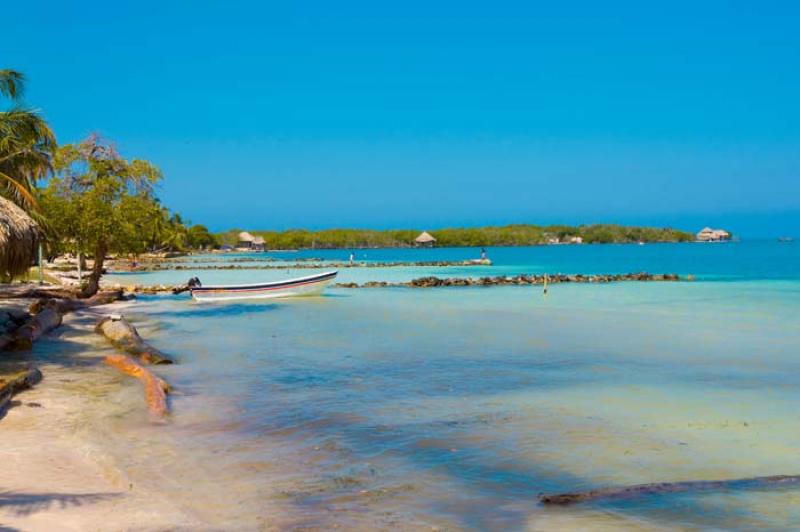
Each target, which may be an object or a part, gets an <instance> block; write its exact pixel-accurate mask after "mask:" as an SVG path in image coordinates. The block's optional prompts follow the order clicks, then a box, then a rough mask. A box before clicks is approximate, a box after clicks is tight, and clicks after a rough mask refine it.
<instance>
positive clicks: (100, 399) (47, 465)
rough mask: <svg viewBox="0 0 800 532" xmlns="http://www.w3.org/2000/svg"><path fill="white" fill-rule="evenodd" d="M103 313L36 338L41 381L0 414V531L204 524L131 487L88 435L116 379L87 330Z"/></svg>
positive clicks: (74, 317)
mask: <svg viewBox="0 0 800 532" xmlns="http://www.w3.org/2000/svg"><path fill="white" fill-rule="evenodd" d="M109 311H110V309H109V307H106V308H105V309H100V308H98V309H96V310H94V311H93V312H92V313H82V314H81V315H71V316H68V317H67V318H66V319H65V325H64V326H63V327H62V329H61V330H60V332H59V334H60V336H61V338H59V339H53V338H48V339H43V340H42V344H43V346H41V347H40V346H38V345H37V348H36V350H35V351H34V354H33V357H31V362H33V363H35V364H36V365H37V366H38V367H40V368H41V370H42V372H43V373H44V376H45V378H44V380H43V381H42V382H41V383H40V384H39V385H37V386H36V387H35V388H34V389H32V390H28V391H26V392H24V393H21V394H19V395H17V396H16V397H15V404H14V406H12V407H11V408H9V409H8V411H7V412H6V413H5V416H4V417H3V418H2V419H0V437H2V444H0V471H2V473H1V474H0V530H2V529H3V527H11V528H12V529H20V530H42V531H53V530H164V529H171V530H174V529H194V530H196V529H208V528H209V527H208V524H207V523H203V522H202V521H200V520H198V519H197V518H196V517H195V516H193V515H191V513H189V512H187V511H184V510H182V509H180V508H178V507H177V506H176V505H174V504H172V503H171V502H170V501H169V500H167V499H165V498H164V497H162V496H161V494H159V493H153V492H148V491H147V490H143V489H139V488H138V487H137V486H136V485H134V484H133V483H132V482H131V480H130V478H129V475H128V473H127V472H126V471H125V470H124V469H122V468H120V467H119V466H118V465H117V464H116V462H115V460H114V459H112V458H111V456H110V455H109V454H108V453H106V452H105V451H104V450H103V449H102V447H100V446H98V445H96V443H93V442H92V440H91V438H89V437H88V433H89V432H90V429H91V428H92V424H93V423H103V421H102V418H103V417H104V416H108V412H109V411H108V409H109V408H111V411H112V412H113V409H114V405H113V404H111V405H107V404H104V396H106V395H108V394H109V392H111V393H113V390H115V389H118V388H120V387H121V385H122V382H121V381H122V377H120V376H118V375H116V374H115V373H114V372H113V370H111V369H110V368H107V367H105V366H104V365H103V364H102V363H101V362H100V361H101V357H102V355H103V354H104V353H108V352H110V349H108V348H106V347H105V346H103V345H102V343H100V342H102V341H98V339H96V338H94V335H93V333H91V329H90V327H91V324H92V323H93V322H94V321H95V320H96V315H97V314H99V313H104V312H106V313H107V312H109ZM82 343H83V344H85V345H83V347H82V345H81V344H82ZM60 344H61V345H63V347H64V357H65V358H64V359H61V357H60V355H59V350H60V348H59V345H60ZM142 404H143V403H142Z"/></svg>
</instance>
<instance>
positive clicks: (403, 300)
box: [109, 242, 800, 530]
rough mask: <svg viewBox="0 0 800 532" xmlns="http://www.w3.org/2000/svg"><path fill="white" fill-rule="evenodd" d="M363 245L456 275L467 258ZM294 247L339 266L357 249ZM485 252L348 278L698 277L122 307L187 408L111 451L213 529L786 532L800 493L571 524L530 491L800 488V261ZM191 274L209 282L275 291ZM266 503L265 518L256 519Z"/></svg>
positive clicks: (592, 513) (599, 249)
mask: <svg viewBox="0 0 800 532" xmlns="http://www.w3.org/2000/svg"><path fill="white" fill-rule="evenodd" d="M358 253H367V254H368V257H367V259H373V260H460V259H463V258H471V257H472V256H474V254H475V253H476V252H475V250H464V249H460V250H439V249H434V250H369V251H366V252H364V251H359V252H358ZM287 255H288V254H287ZM292 255H296V256H303V255H304V256H311V257H320V258H323V259H326V260H334V259H335V260H340V259H343V258H346V257H347V255H348V252H347V251H325V252H320V251H313V252H306V253H301V254H292ZM489 255H490V257H491V258H492V259H494V260H495V266H493V267H491V268H472V267H470V268H416V269H415V268H371V269H370V268H361V269H358V268H354V269H347V270H345V271H343V272H342V277H343V279H342V280H343V281H344V280H351V279H352V280H358V281H359V282H363V281H364V280H368V279H380V280H394V279H396V278H398V277H399V278H413V277H419V276H421V275H428V274H435V275H440V276H444V275H454V274H461V275H499V274H517V273H528V272H564V273H577V272H580V273H617V272H628V271H640V270H647V271H651V272H677V273H681V274H689V273H692V274H695V275H696V276H697V279H698V280H697V281H695V282H679V283H619V284H608V285H554V286H552V287H551V289H550V293H549V295H548V296H547V297H545V296H543V295H542V293H541V287H491V288H447V289H407V288H405V289H404V288H394V289H363V290H344V289H339V290H337V289H332V290H330V291H329V293H328V295H327V296H326V297H322V298H314V299H306V300H283V301H277V302H264V303H243V304H225V305H200V304H194V303H191V302H190V301H189V299H188V297H186V296H152V297H142V298H140V300H139V301H138V302H137V303H136V304H135V305H133V306H132V307H131V309H130V310H129V311H128V313H129V314H130V315H131V316H132V317H133V318H134V319H136V320H137V322H138V325H139V327H140V330H141V332H142V334H143V335H144V336H146V337H147V338H148V339H151V340H152V341H153V343H155V344H156V345H157V346H158V347H160V348H162V349H163V350H165V351H167V352H169V353H174V354H175V355H176V356H177V357H178V358H179V360H180V364H178V365H176V366H174V367H169V368H164V369H163V370H162V369H159V371H161V372H162V373H163V374H164V375H165V376H166V377H167V378H168V379H169V380H171V381H172V382H173V383H175V384H176V386H177V388H178V389H179V390H181V392H182V393H181V394H179V395H176V396H175V398H174V403H173V406H174V409H175V414H174V419H173V422H172V423H171V424H170V425H168V426H166V427H162V426H157V427H152V426H149V425H147V424H146V423H143V422H142V419H141V413H140V412H139V411H138V409H137V408H135V407H136V406H138V405H134V407H133V408H131V410H129V411H127V412H126V413H124V414H121V415H120V416H119V418H118V419H117V420H116V422H115V423H116V424H115V434H116V435H112V436H109V437H111V438H117V439H119V440H122V439H125V434H126V431H129V432H131V433H135V434H137V435H140V436H141V435H158V438H160V439H161V440H162V444H159V445H157V446H156V449H150V448H148V446H147V445H140V446H137V448H136V451H135V452H133V453H132V454H130V457H129V458H127V459H129V460H131V463H132V464H133V463H136V464H140V463H143V462H142V457H149V458H150V460H149V462H148V463H149V464H151V465H149V466H142V465H137V466H136V467H137V468H139V469H141V470H142V474H141V476H142V477H143V478H147V475H146V474H145V473H148V472H151V471H150V470H149V469H148V468H152V470H153V471H157V472H158V478H160V479H162V480H163V479H171V480H166V481H165V482H167V483H168V486H173V487H174V488H175V492H174V493H173V494H172V495H171V496H172V497H174V498H175V500H176V504H181V505H185V506H187V507H190V506H192V505H193V504H195V505H196V503H193V501H194V500H201V501H206V502H205V504H204V508H200V509H197V512H199V513H200V514H201V515H204V516H208V519H209V520H212V519H221V520H222V524H223V525H228V526H233V525H237V524H238V525H242V524H247V525H252V524H258V523H270V522H272V523H275V522H277V523H280V524H281V526H308V527H312V528H320V529H328V528H331V527H333V526H341V527H344V528H363V529H374V528H393V529H394V528H407V529H419V528H422V527H431V526H437V527H444V528H467V529H516V530H519V529H553V528H559V529H571V528H574V529H586V528H592V529H600V528H603V527H605V528H608V529H619V528H621V527H629V528H645V529H648V528H658V527H666V528H674V527H685V528H697V527H700V528H734V529H736V528H738V529H766V528H773V529H782V528H783V529H785V528H792V527H794V526H797V525H798V524H800V504H798V503H800V490H798V491H794V490H780V491H750V492H744V491H742V492H707V493H702V494H696V493H695V494H675V495H669V496H652V497H649V498H643V499H630V500H626V501H624V502H615V503H608V502H607V503H595V504H588V505H583V506H581V507H576V508H567V509H563V508H562V509H549V508H543V507H541V506H539V505H538V504H537V502H536V499H537V495H538V494H539V493H543V492H544V493H551V492H561V491H573V490H582V489H591V488H594V487H598V486H606V485H618V484H630V483H642V482H658V481H678V480H700V479H724V478H738V477H748V476H756V475H758V476H761V475H773V474H797V473H800V430H798V429H800V426H799V425H798V423H799V422H800V419H798V415H797V407H796V405H797V404H798V401H800V386H798V385H797V377H796V376H797V375H798V373H800V322H798V315H799V314H798V311H800V245H795V244H778V243H774V242H743V243H738V244H724V245H697V244H685V245H646V246H548V247H540V248H509V249H490V250H489ZM285 256H286V255H278V257H279V258H282V257H285ZM359 259H361V257H359ZM448 270H450V271H448ZM299 271H303V272H310V271H313V270H298V271H296V272H294V273H297V272H299ZM445 272H447V273H445ZM197 273H198V274H199V275H200V276H201V277H203V278H205V279H206V282H212V281H213V282H238V281H241V280H242V279H244V278H248V279H250V280H252V279H253V276H254V275H258V278H259V279H260V278H262V274H263V276H270V275H271V276H276V277H277V276H283V275H285V272H283V271H273V270H267V271H257V272H255V273H254V272H253V271H241V270H239V271H202V272H197ZM174 274H180V278H181V280H183V279H185V278H186V277H189V276H190V275H193V274H194V273H193V272H191V271H181V272H158V273H153V274H141V275H139V274H136V275H130V276H121V277H130V278H132V277H137V280H136V281H134V282H141V281H140V280H139V278H141V279H142V280H143V279H147V280H148V281H149V282H172V281H166V280H165V279H166V278H168V277H170V276H172V275H174ZM346 276H350V277H346ZM391 276H395V277H391ZM175 282H178V281H177V280H176V281H175ZM173 444H174V446H175V448H173V447H171V445H173ZM176 449H177V450H176ZM163 453H167V454H168V455H169V456H170V459H169V460H163V459H159V458H158V457H159V456H162V457H163ZM120 459H124V458H120ZM198 497H199V499H198ZM214 501H216V504H215V503H214ZM232 505H233V506H234V507H233V508H231V506H232ZM265 505H268V506H270V507H273V506H275V507H278V508H280V509H281V513H280V517H278V516H277V515H275V514H273V513H270V515H264V513H265V510H264V508H265Z"/></svg>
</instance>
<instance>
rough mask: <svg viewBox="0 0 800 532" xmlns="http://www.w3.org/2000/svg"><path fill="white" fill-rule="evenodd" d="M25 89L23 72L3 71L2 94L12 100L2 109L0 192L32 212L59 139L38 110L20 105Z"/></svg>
mask: <svg viewBox="0 0 800 532" xmlns="http://www.w3.org/2000/svg"><path fill="white" fill-rule="evenodd" d="M24 89H25V77H24V76H23V75H22V73H20V72H17V71H15V70H0V96H3V97H5V98H7V99H9V100H10V101H11V103H12V107H11V108H9V109H8V110H5V111H0V194H2V195H3V196H5V197H7V198H8V199H10V200H12V201H14V202H15V203H17V204H18V205H20V206H21V207H23V208H24V209H26V210H27V211H29V212H30V211H35V210H36V199H35V194H34V189H35V187H36V183H37V181H39V180H40V179H43V178H45V177H46V176H48V175H49V174H50V172H51V170H52V158H53V153H54V151H55V148H56V139H55V135H54V134H53V132H52V130H51V129H50V126H49V125H48V124H47V122H46V121H45V120H44V119H43V118H42V117H41V116H40V115H39V114H38V113H36V112H35V111H32V110H30V109H27V108H25V107H22V106H21V104H20V102H21V99H22V95H23V93H24Z"/></svg>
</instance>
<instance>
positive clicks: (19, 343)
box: [6, 307, 63, 351]
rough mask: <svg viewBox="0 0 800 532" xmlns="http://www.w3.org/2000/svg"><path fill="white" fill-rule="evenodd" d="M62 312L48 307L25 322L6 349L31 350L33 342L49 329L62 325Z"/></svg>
mask: <svg viewBox="0 0 800 532" xmlns="http://www.w3.org/2000/svg"><path fill="white" fill-rule="evenodd" d="M62 318H63V316H62V314H61V313H60V312H59V311H58V310H56V309H55V308H52V307H48V308H46V309H44V310H42V311H41V312H39V313H38V314H36V315H35V316H31V318H30V319H29V320H28V321H27V322H25V324H24V325H22V326H21V327H20V328H19V329H17V330H16V331H15V332H14V334H12V335H11V341H10V342H8V345H6V349H12V350H14V351H30V350H31V349H32V348H33V342H35V341H36V340H38V339H39V338H41V337H42V335H43V334H45V333H46V332H48V331H51V330H53V329H55V328H56V327H58V326H59V325H61V321H62Z"/></svg>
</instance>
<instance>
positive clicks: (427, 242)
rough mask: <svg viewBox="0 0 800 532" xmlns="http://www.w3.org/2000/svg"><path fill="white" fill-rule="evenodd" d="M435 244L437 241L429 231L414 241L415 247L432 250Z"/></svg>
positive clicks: (422, 233)
mask: <svg viewBox="0 0 800 532" xmlns="http://www.w3.org/2000/svg"><path fill="white" fill-rule="evenodd" d="M435 244H436V239H435V238H433V235H431V234H430V233H429V232H427V231H423V232H421V233H420V234H419V236H418V237H417V238H415V239H414V245H416V246H417V247H418V248H432V247H433V246H434V245H435Z"/></svg>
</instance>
